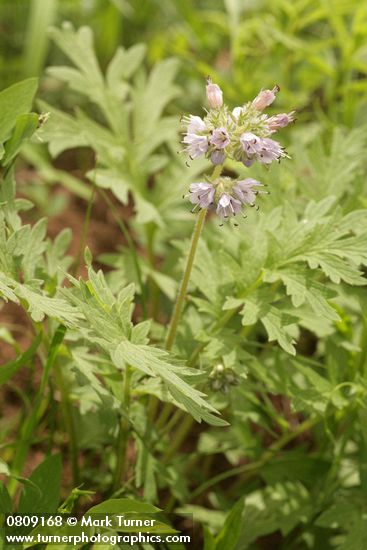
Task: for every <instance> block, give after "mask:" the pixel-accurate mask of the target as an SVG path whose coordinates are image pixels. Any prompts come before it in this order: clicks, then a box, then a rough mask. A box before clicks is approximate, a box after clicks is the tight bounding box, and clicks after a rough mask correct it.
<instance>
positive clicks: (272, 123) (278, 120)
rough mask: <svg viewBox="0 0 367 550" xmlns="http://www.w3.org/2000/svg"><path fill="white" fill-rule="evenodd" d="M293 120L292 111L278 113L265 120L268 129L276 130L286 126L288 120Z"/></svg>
mask: <svg viewBox="0 0 367 550" xmlns="http://www.w3.org/2000/svg"><path fill="white" fill-rule="evenodd" d="M293 120H294V111H292V112H291V113H279V114H278V115H274V116H271V117H270V118H268V120H267V125H268V128H269V130H271V131H272V132H276V131H277V130H279V129H280V128H284V127H285V126H288V124H289V123H290V122H293Z"/></svg>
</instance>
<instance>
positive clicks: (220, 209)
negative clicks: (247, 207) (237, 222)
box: [216, 193, 241, 219]
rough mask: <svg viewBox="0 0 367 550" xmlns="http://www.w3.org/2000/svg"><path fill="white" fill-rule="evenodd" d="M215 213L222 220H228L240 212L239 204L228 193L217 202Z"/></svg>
mask: <svg viewBox="0 0 367 550" xmlns="http://www.w3.org/2000/svg"><path fill="white" fill-rule="evenodd" d="M216 212H217V214H218V216H219V217H220V218H222V219H225V218H230V217H231V216H235V215H236V214H238V212H241V203H240V201H238V200H237V199H235V198H233V197H232V196H231V195H229V194H228V193H223V194H222V195H221V196H220V198H219V200H218V204H217V210H216Z"/></svg>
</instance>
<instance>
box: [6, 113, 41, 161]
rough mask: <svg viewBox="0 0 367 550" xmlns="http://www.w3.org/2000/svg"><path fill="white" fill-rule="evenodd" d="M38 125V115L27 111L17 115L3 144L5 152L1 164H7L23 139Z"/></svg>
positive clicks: (14, 155) (17, 150)
mask: <svg viewBox="0 0 367 550" xmlns="http://www.w3.org/2000/svg"><path fill="white" fill-rule="evenodd" d="M37 126H38V115H36V114H35V113H27V114H24V115H19V116H18V117H17V119H16V123H15V128H14V130H13V132H12V135H11V137H10V139H9V140H8V141H7V142H6V144H5V154H4V157H3V159H2V165H3V166H7V165H8V164H9V163H10V162H11V161H12V160H13V159H14V158H15V157H16V155H17V154H18V152H19V150H20V148H21V146H22V144H23V142H24V141H26V140H28V139H29V138H30V137H31V136H32V135H33V134H34V132H35V131H36V130H37Z"/></svg>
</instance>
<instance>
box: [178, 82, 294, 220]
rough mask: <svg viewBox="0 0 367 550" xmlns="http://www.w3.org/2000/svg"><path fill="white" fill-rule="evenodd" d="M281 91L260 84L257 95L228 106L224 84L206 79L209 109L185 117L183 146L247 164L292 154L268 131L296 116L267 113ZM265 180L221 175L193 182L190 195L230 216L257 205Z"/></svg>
mask: <svg viewBox="0 0 367 550" xmlns="http://www.w3.org/2000/svg"><path fill="white" fill-rule="evenodd" d="M278 91H279V88H278V86H275V87H274V88H273V89H272V90H262V91H261V92H260V93H259V94H258V95H257V96H256V97H255V99H254V100H253V101H250V102H249V103H246V104H245V105H243V106H242V107H235V108H234V109H233V110H232V111H230V110H229V108H228V107H227V105H225V104H224V103H223V94H222V90H221V89H220V88H219V86H218V85H217V84H214V83H212V82H211V80H210V79H208V84H207V87H206V94H207V99H208V103H209V107H210V109H209V111H207V114H206V116H205V117H204V118H201V117H199V116H194V115H189V116H188V117H184V118H183V123H184V126H185V133H184V138H183V143H184V145H185V148H184V150H185V152H186V153H187V154H188V155H189V157H190V158H191V159H196V158H198V157H200V156H202V155H204V156H205V157H206V158H208V159H210V160H211V162H212V163H213V164H214V165H215V166H218V167H219V166H221V165H223V163H224V162H225V160H226V159H227V158H229V159H232V160H236V161H239V162H241V163H242V164H244V165H245V166H246V167H249V166H251V165H252V164H253V163H254V162H256V161H258V162H260V163H261V164H264V165H269V164H270V163H272V162H273V161H275V160H278V161H279V160H280V159H281V158H283V157H288V155H287V153H286V151H285V149H284V148H283V147H282V146H281V145H280V144H279V143H278V142H277V141H275V140H274V139H272V138H271V137H270V136H272V135H273V134H274V133H275V132H277V131H278V130H279V129H280V128H284V127H285V126H287V125H288V124H289V123H290V122H292V121H293V120H294V112H291V113H281V114H277V115H274V116H271V117H269V116H267V115H266V114H265V113H263V110H264V109H265V108H266V107H268V106H269V105H271V104H272V103H273V101H274V99H275V97H276V94H277V93H278ZM261 185H262V184H261V183H260V182H258V181H256V180H254V179H252V178H246V179H244V180H240V181H238V180H233V179H231V178H224V177H219V178H216V179H214V180H209V181H207V182H200V183H193V184H192V185H191V186H190V193H189V194H188V195H187V196H188V198H189V199H190V201H191V203H192V204H194V205H198V206H199V207H200V208H214V209H215V210H216V213H217V214H218V215H219V216H220V217H221V218H222V219H226V218H230V217H231V216H235V215H236V214H237V213H238V212H240V211H241V209H242V207H243V206H244V205H250V206H254V203H255V198H256V195H257V193H259V192H261V191H259V189H258V188H259V187H261Z"/></svg>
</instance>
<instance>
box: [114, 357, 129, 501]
mask: <svg viewBox="0 0 367 550" xmlns="http://www.w3.org/2000/svg"><path fill="white" fill-rule="evenodd" d="M131 374H132V370H131V367H130V366H129V365H126V369H125V378H124V413H125V414H124V416H122V417H121V419H120V426H119V433H118V438H117V462H116V470H115V477H114V482H113V491H114V492H115V491H117V490H118V489H120V487H121V483H122V481H123V478H124V475H125V473H126V466H127V459H126V454H127V444H128V441H129V433H130V422H129V412H130V402H131V393H130V380H131Z"/></svg>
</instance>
